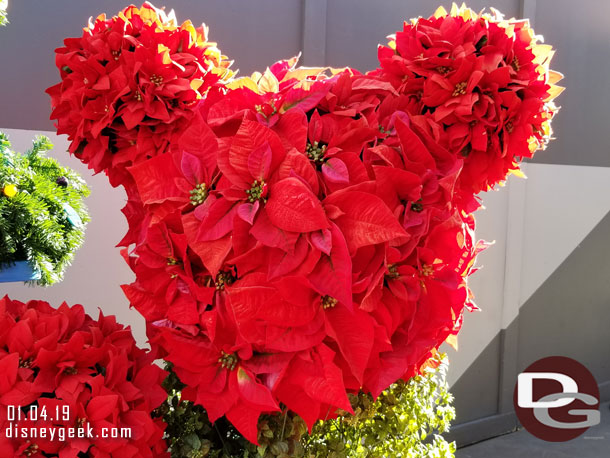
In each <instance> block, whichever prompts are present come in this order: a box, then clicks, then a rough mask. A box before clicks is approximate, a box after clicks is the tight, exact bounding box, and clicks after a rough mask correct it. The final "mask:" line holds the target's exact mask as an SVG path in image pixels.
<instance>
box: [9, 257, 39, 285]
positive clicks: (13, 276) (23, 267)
mask: <svg viewBox="0 0 610 458" xmlns="http://www.w3.org/2000/svg"><path fill="white" fill-rule="evenodd" d="M36 280H40V272H37V271H35V270H33V269H32V267H31V266H30V264H29V263H28V262H27V261H17V262H16V263H14V264H12V265H10V266H7V267H2V268H0V283H11V282H19V281H23V282H26V281H36Z"/></svg>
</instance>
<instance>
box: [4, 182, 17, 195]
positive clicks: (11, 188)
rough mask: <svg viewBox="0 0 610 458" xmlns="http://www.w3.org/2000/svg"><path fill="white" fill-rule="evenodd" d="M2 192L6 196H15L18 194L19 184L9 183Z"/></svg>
mask: <svg viewBox="0 0 610 458" xmlns="http://www.w3.org/2000/svg"><path fill="white" fill-rule="evenodd" d="M2 192H3V193H4V195H5V196H6V197H15V196H16V195H17V186H15V185H14V184H7V185H6V186H5V187H4V188H3V189H2Z"/></svg>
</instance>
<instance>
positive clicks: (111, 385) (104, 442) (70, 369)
mask: <svg viewBox="0 0 610 458" xmlns="http://www.w3.org/2000/svg"><path fill="white" fill-rule="evenodd" d="M0 311H1V312H2V324H3V326H2V330H1V331H0V366H1V367H2V369H3V374H4V376H3V378H2V383H0V404H1V406H0V412H1V413H0V426H2V428H5V427H7V426H18V427H22V426H23V427H32V428H42V427H53V428H54V429H57V428H58V427H59V428H68V427H70V428H71V427H77V428H83V427H84V428H87V427H88V428H91V430H92V431H93V437H83V438H76V439H75V440H67V441H61V440H57V437H55V440H53V439H52V438H51V437H49V436H48V435H47V437H40V438H32V439H27V438H21V437H20V436H17V437H15V436H13V437H8V436H6V435H3V436H2V438H0V451H1V452H2V455H3V456H21V454H24V455H28V456H34V455H41V456H42V455H45V456H77V455H78V454H79V453H90V454H93V455H99V456H108V457H118V456H131V457H134V458H135V457H141V458H152V457H153V456H154V457H157V456H169V455H168V454H167V453H166V450H167V445H166V444H165V441H164V440H163V438H162V436H163V423H162V422H161V421H160V420H159V419H153V418H152V417H151V413H152V411H153V409H155V408H156V407H157V406H159V404H161V403H162V402H163V401H164V400H165V398H166V393H165V390H164V389H163V388H162V387H161V382H162V381H163V379H164V378H165V375H166V373H165V371H163V370H161V369H160V368H159V367H158V366H157V365H155V364H154V359H155V355H154V354H152V353H148V352H146V351H144V350H140V349H139V348H138V347H137V346H136V344H135V340H134V339H133V336H132V335H131V331H130V330H129V329H128V328H124V327H123V326H121V325H119V324H117V323H116V321H115V320H114V317H106V316H104V315H102V314H101V313H100V317H99V319H98V320H93V319H92V318H91V317H89V316H88V315H86V314H85V313H84V310H83V308H82V306H74V307H68V306H67V305H66V304H65V303H64V304H62V305H61V306H60V307H59V309H54V308H52V307H51V306H50V305H49V304H48V303H46V302H42V301H30V302H28V303H27V304H25V303H22V302H19V301H12V300H11V299H9V298H8V297H4V298H3V299H1V300H0ZM15 405H19V406H22V407H23V408H25V409H27V408H28V407H30V406H34V405H36V406H37V409H36V412H37V413H36V415H35V416H33V415H29V413H31V410H26V411H24V417H26V418H24V419H23V420H22V421H20V422H19V424H18V425H15V420H11V421H10V422H9V421H8V416H7V408H8V407H7V406H15ZM57 412H61V415H59V416H58V417H57V416H56V415H57ZM101 428H128V429H129V430H130V431H131V437H130V438H120V439H119V438H115V439H109V438H104V437H101V436H99V434H100V433H101ZM96 434H97V435H98V436H99V437H97V436H96Z"/></svg>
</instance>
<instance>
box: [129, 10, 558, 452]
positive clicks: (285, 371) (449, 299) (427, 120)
mask: <svg viewBox="0 0 610 458" xmlns="http://www.w3.org/2000/svg"><path fill="white" fill-rule="evenodd" d="M393 47H394V48H395V50H393V49H392V48H384V49H383V50H382V51H380V58H381V62H382V67H381V68H380V69H378V70H376V71H374V72H371V73H369V74H366V75H362V74H360V73H358V72H356V71H353V70H344V71H336V70H332V69H305V68H296V67H295V66H296V60H295V59H293V60H290V61H281V62H278V63H276V64H274V65H273V66H272V67H270V68H269V69H268V70H267V71H266V72H265V73H264V74H255V75H253V76H252V78H241V79H238V80H235V81H232V82H230V83H228V84H227V85H226V88H225V89H219V90H218V91H214V92H209V93H208V95H207V97H205V98H204V99H202V100H201V101H200V102H199V104H198V105H197V114H196V115H195V116H193V118H192V119H191V122H190V123H188V125H182V126H181V127H180V128H176V130H175V131H174V135H173V136H171V137H167V138H166V140H167V142H168V143H169V144H170V146H171V147H170V148H167V150H168V152H167V153H166V154H163V155H156V156H154V157H152V158H150V159H149V160H146V161H137V163H136V162H134V164H133V165H132V166H130V167H127V169H126V170H127V172H128V174H129V178H128V179H126V181H125V184H126V186H127V189H128V194H129V195H130V196H131V197H132V198H131V200H130V205H129V206H128V208H127V209H126V210H125V211H124V212H125V214H126V216H127V218H128V221H129V224H130V234H129V235H128V237H127V238H126V239H124V243H125V244H128V243H130V242H135V246H134V247H133V248H132V249H131V250H129V251H128V250H124V252H123V253H124V256H125V258H126V259H127V261H128V262H129V264H130V266H131V268H132V270H133V271H134V272H135V274H136V281H135V282H134V283H133V284H131V285H126V286H124V287H123V289H124V292H125V294H126V295H127V297H128V298H129V300H130V302H131V304H132V305H133V306H134V307H135V308H136V309H137V310H138V311H139V312H140V313H141V314H142V315H143V316H144V317H145V318H146V321H147V323H148V326H149V336H150V337H151V338H152V339H153V341H154V343H155V344H156V345H159V346H160V347H161V348H163V350H164V351H165V352H166V359H168V360H169V361H171V362H172V363H173V364H174V369H175V371H176V373H177V374H178V376H179V377H180V379H181V380H182V381H183V382H184V383H185V384H186V385H187V387H186V388H185V390H184V393H183V394H184V396H185V397H186V398H187V399H191V400H193V401H195V402H197V403H199V404H201V405H203V406H204V407H205V408H206V410H207V411H208V414H209V416H210V419H211V420H212V421H214V420H215V419H216V418H218V417H220V416H222V415H226V417H227V418H228V419H229V420H230V421H231V422H232V423H233V424H234V425H235V426H236V427H237V428H238V429H239V430H240V431H241V432H242V433H243V434H244V436H245V437H246V438H248V439H249V440H251V441H252V442H255V441H256V439H257V419H258V417H259V415H260V414H261V413H263V412H273V411H278V410H280V408H281V406H282V405H284V406H287V408H289V409H290V410H292V411H294V412H296V413H298V414H299V415H300V416H301V417H303V418H304V419H305V421H306V422H307V423H308V424H309V425H312V424H313V423H314V422H315V421H316V420H318V419H325V418H330V417H333V416H334V415H335V412H336V411H337V410H338V409H343V410H346V411H350V404H349V401H348V398H347V393H348V392H356V391H358V390H360V389H363V390H365V391H368V392H371V393H373V394H374V395H378V394H379V393H380V392H381V391H382V390H384V389H385V388H386V387H388V386H389V385H390V384H391V383H393V382H394V381H396V380H397V379H399V378H401V377H403V378H408V377H411V376H413V375H414V374H416V373H418V371H419V370H420V368H421V367H422V365H423V364H425V363H426V361H427V360H428V359H429V358H430V356H431V355H432V354H433V352H434V351H435V350H436V348H438V346H439V345H441V344H442V343H443V342H444V341H446V340H448V339H449V340H450V341H452V340H453V339H454V338H455V335H456V334H457V332H458V331H459V329H460V326H461V320H462V313H463V310H464V308H465V307H467V308H470V309H472V308H473V307H474V304H473V303H472V300H471V299H472V295H471V294H470V291H469V289H468V286H467V277H468V275H470V274H471V273H472V272H473V271H474V269H473V264H474V261H475V258H476V255H477V254H478V252H479V251H480V250H481V249H482V248H483V244H481V243H477V242H476V241H475V238H474V218H473V215H472V213H471V212H472V211H473V210H474V209H476V208H477V206H478V204H477V200H476V193H478V192H479V191H481V190H486V189H488V188H489V187H492V186H493V185H494V184H496V183H497V182H499V181H500V180H503V179H505V178H506V174H507V173H508V172H510V171H516V170H518V162H519V160H520V158H521V157H523V156H528V155H531V154H532V153H533V151H534V149H535V148H536V147H539V146H542V145H543V144H544V141H545V140H546V139H547V138H548V134H549V132H550V128H549V125H548V122H549V121H550V118H551V116H552V115H553V113H554V108H553V106H552V105H551V104H550V100H551V99H552V98H553V96H554V95H555V94H556V93H557V92H558V91H557V88H555V87H554V86H553V84H552V83H553V81H554V79H556V76H554V75H555V74H551V73H549V70H548V59H547V58H546V57H540V56H541V55H542V54H540V53H541V52H542V51H541V49H540V48H539V45H537V43H536V40H535V38H534V37H533V35H532V34H531V31H530V29H529V28H528V27H527V25H526V23H524V22H515V21H510V22H503V21H501V20H500V19H499V18H498V17H490V16H481V17H478V16H476V15H474V13H472V12H471V11H470V10H466V9H461V10H456V11H454V12H452V14H451V15H447V14H442V13H439V14H437V15H436V17H435V18H432V19H430V20H419V21H418V22H416V23H415V24H414V25H410V26H406V27H405V30H404V32H402V33H399V34H398V35H397V38H396V41H395V44H394V45H393ZM542 49H546V48H542ZM547 54H548V50H547ZM515 56H517V58H518V60H515V59H516V57H515ZM515 62H517V63H515ZM481 129H482V130H481ZM481 139H483V140H481ZM157 141H158V140H157Z"/></svg>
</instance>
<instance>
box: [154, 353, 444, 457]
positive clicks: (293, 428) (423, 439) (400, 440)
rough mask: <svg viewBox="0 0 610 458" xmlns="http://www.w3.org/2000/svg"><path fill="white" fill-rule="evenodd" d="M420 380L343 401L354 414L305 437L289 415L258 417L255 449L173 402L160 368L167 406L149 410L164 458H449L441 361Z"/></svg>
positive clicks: (171, 380)
mask: <svg viewBox="0 0 610 458" xmlns="http://www.w3.org/2000/svg"><path fill="white" fill-rule="evenodd" d="M436 363H437V364H439V366H438V368H436V369H434V368H428V369H426V370H425V371H424V373H423V374H422V375H421V376H418V377H415V378H413V379H411V380H409V381H408V382H398V383H396V384H394V385H392V386H391V387H390V388H388V390H386V391H384V392H383V393H382V395H381V396H379V398H378V399H377V400H376V401H374V400H373V399H372V397H371V396H370V395H366V394H363V393H360V394H359V395H353V396H352V397H351V401H352V407H353V410H354V415H350V414H347V413H345V412H343V413H342V415H341V416H339V417H338V418H337V419H334V420H327V421H324V422H322V421H320V422H318V423H317V424H316V425H315V426H314V428H313V430H312V433H311V435H308V434H307V427H306V425H305V423H304V422H303V420H302V419H301V418H300V417H298V416H296V415H294V414H291V413H289V412H286V411H285V412H283V413H281V414H278V415H263V416H261V419H260V420H259V424H258V428H259V444H260V445H259V446H258V447H257V446H255V445H253V444H250V443H249V442H248V441H246V440H245V439H244V438H243V437H242V436H241V435H240V434H239V432H237V430H235V428H233V427H232V426H231V424H230V423H229V422H228V421H226V419H225V418H221V419H219V420H218V421H216V423H215V424H214V425H212V424H210V422H209V420H208V417H207V415H206V413H205V410H204V409H203V408H201V407H200V406H195V405H194V404H193V403H191V402H188V401H183V400H181V399H180V390H182V388H184V385H182V383H180V381H179V380H178V378H177V377H176V375H175V374H174V373H173V372H171V365H168V367H167V369H168V370H170V375H169V376H168V378H167V379H166V380H165V388H166V390H167V391H168V394H169V397H168V401H167V402H166V403H165V404H163V405H162V406H161V407H160V408H159V409H158V411H157V413H156V414H157V415H161V416H163V417H164V420H165V421H166V422H167V424H168V428H167V430H166V436H167V440H168V444H169V446H170V451H171V456H172V458H208V457H209V458H255V457H256V458H275V457H278V458H301V457H302V458H326V457H329V458H382V457H383V458H452V457H453V456H454V452H455V444H453V443H448V442H447V441H445V440H444V439H443V437H442V436H441V434H442V433H443V432H446V431H448V430H449V426H450V422H451V421H452V420H453V419H454V418H455V410H454V409H453V407H452V406H451V403H452V401H453V397H452V395H451V394H450V393H449V391H448V386H447V381H446V373H447V367H448V364H447V358H446V356H444V355H442V356H439V357H438V359H437V360H436Z"/></svg>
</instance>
